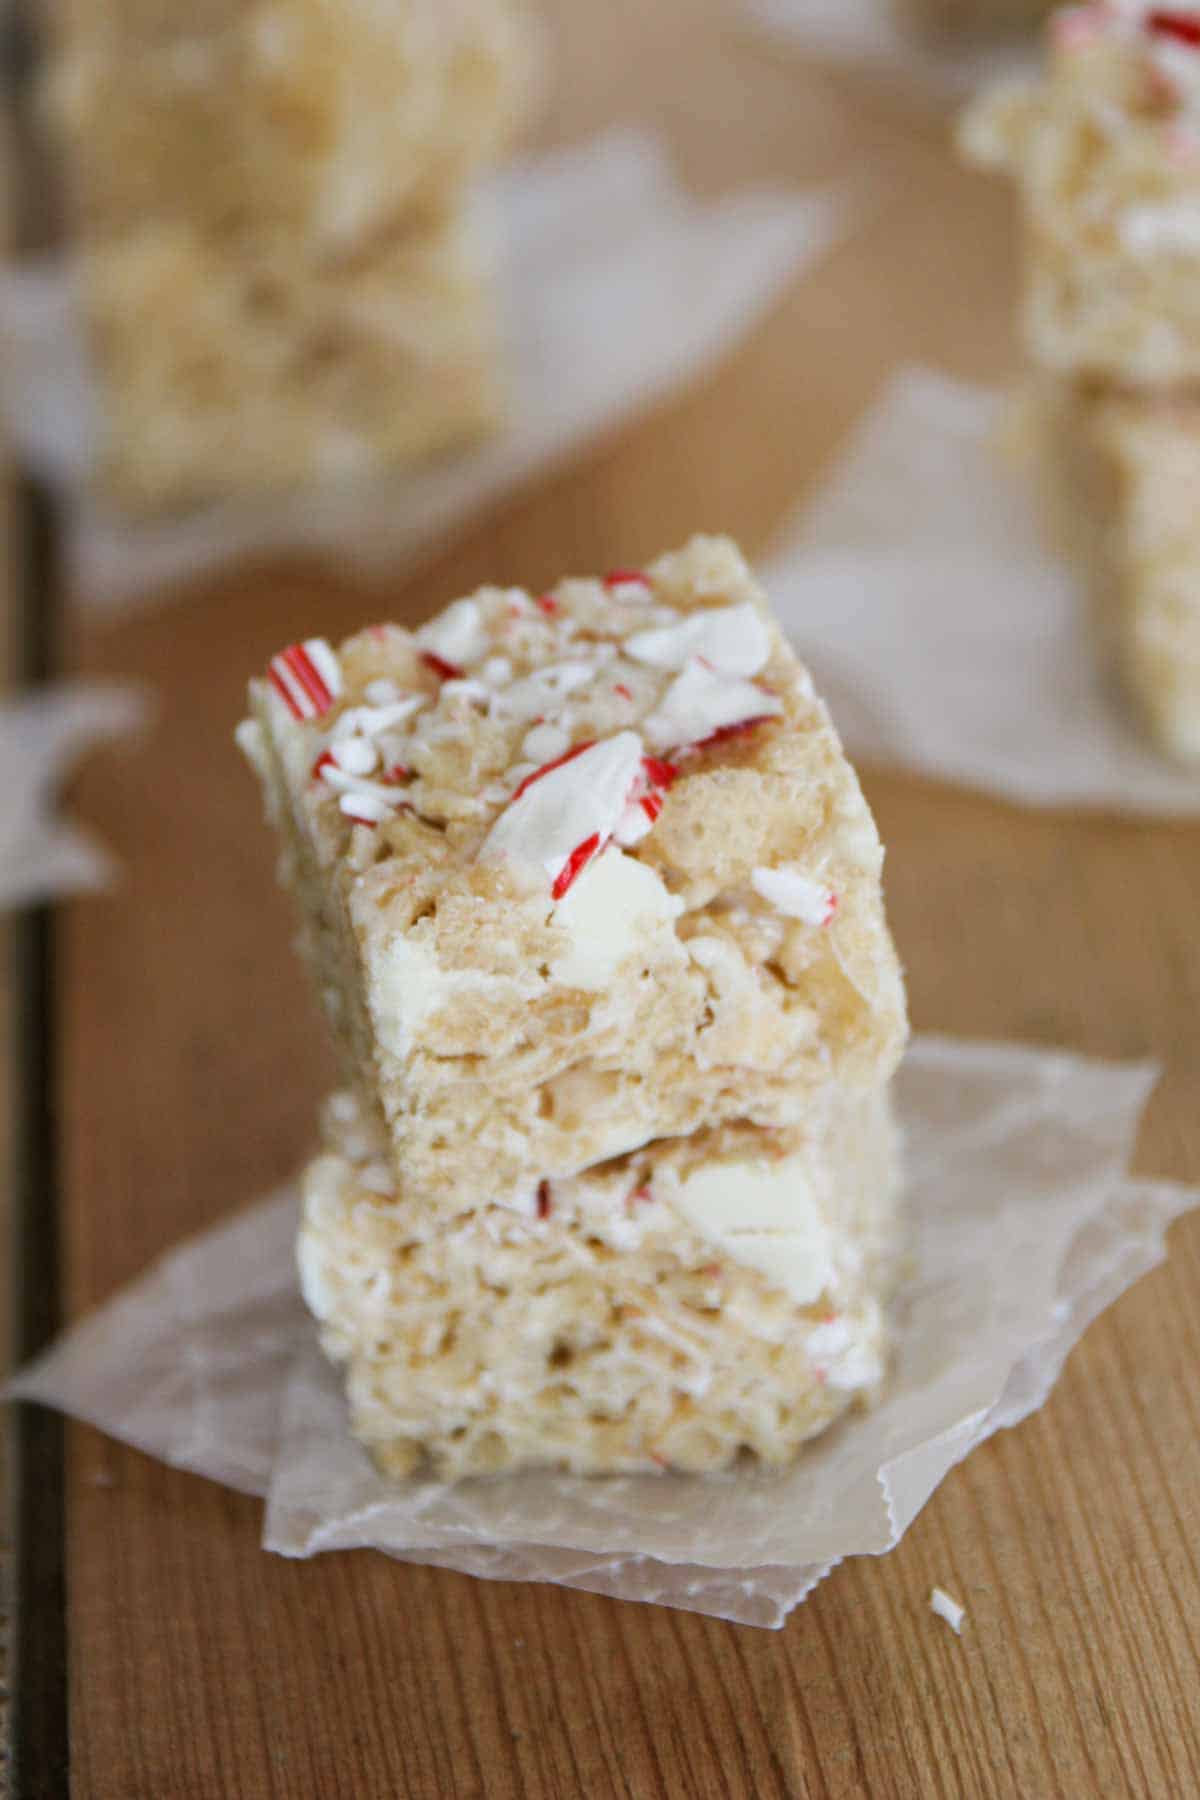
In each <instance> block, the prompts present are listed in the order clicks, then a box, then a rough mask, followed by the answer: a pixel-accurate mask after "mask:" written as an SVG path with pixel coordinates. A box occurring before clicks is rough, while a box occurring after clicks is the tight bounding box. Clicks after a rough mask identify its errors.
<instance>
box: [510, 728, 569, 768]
mask: <svg viewBox="0 0 1200 1800" xmlns="http://www.w3.org/2000/svg"><path fill="white" fill-rule="evenodd" d="M570 748H571V739H570V737H569V736H568V735H567V733H566V732H565V731H563V730H561V729H560V728H559V726H557V725H535V726H534V727H533V730H532V731H527V732H526V733H525V739H524V742H523V743H522V745H521V755H522V756H524V757H528V758H529V759H530V761H531V762H533V763H534V764H535V765H536V766H540V765H541V764H542V763H548V762H553V761H554V759H555V757H556V756H563V755H565V753H566V752H567V751H568V750H569V749H570Z"/></svg>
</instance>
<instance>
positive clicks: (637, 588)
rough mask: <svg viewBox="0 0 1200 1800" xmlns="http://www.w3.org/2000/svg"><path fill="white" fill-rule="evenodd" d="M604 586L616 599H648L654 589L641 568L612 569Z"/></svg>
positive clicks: (606, 577) (605, 579) (605, 578)
mask: <svg viewBox="0 0 1200 1800" xmlns="http://www.w3.org/2000/svg"><path fill="white" fill-rule="evenodd" d="M604 586H605V587H606V588H607V590H608V592H609V593H610V594H611V595H612V597H613V599H614V600H648V599H649V598H650V594H651V591H652V590H651V587H650V582H649V580H648V578H647V577H646V575H645V574H644V573H643V571H642V570H641V569H610V570H609V572H608V574H607V575H606V576H605V577H604Z"/></svg>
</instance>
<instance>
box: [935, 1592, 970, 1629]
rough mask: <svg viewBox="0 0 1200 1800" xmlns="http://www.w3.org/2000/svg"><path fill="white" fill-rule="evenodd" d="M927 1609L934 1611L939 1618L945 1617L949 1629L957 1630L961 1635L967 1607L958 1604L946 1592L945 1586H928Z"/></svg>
mask: <svg viewBox="0 0 1200 1800" xmlns="http://www.w3.org/2000/svg"><path fill="white" fill-rule="evenodd" d="M929 1610H930V1612H935V1613H936V1614H937V1616H938V1618H939V1619H945V1621H946V1623H947V1625H949V1627H950V1629H951V1631H954V1632H957V1633H958V1636H959V1637H961V1636H962V1628H963V1621H964V1620H965V1618H966V1616H967V1609H966V1607H965V1606H960V1605H959V1604H958V1601H957V1600H955V1599H953V1598H952V1597H951V1596H950V1595H949V1594H948V1593H947V1592H946V1590H945V1588H940V1587H935V1588H930V1590H929Z"/></svg>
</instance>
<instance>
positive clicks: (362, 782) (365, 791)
mask: <svg viewBox="0 0 1200 1800" xmlns="http://www.w3.org/2000/svg"><path fill="white" fill-rule="evenodd" d="M321 780H322V781H324V782H325V783H326V784H327V785H328V786H329V787H331V788H333V789H334V790H335V791H336V792H337V793H339V794H346V795H350V796H351V797H354V796H361V797H362V798H363V799H367V800H371V801H373V802H376V803H378V804H379V805H380V806H383V807H385V808H386V809H387V811H388V812H391V811H392V809H393V808H394V807H396V806H400V805H402V804H403V796H402V795H401V794H398V793H397V791H396V789H395V788H390V787H385V786H384V785H383V784H382V782H378V781H367V780H366V779H365V777H363V776H362V775H349V774H346V773H345V772H344V771H343V770H341V769H339V768H338V767H337V764H336V763H322V764H321ZM343 810H344V809H343Z"/></svg>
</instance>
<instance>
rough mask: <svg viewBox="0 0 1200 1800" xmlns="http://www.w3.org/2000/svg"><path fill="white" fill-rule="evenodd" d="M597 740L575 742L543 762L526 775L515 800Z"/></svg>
mask: <svg viewBox="0 0 1200 1800" xmlns="http://www.w3.org/2000/svg"><path fill="white" fill-rule="evenodd" d="M534 722H535V724H539V725H540V724H541V722H542V721H541V720H540V719H538V720H535V721H534ZM595 741H596V740H595V738H588V740H587V742H586V743H584V744H575V745H573V747H572V748H571V749H570V750H564V751H563V753H562V755H561V756H556V757H555V758H554V760H553V762H548V763H543V764H542V766H541V768H540V769H534V771H533V773H532V774H531V775H527V776H526V777H525V779H524V781H523V782H522V783H521V785H520V787H518V788H516V789H514V791H513V800H514V801H515V800H519V799H520V798H521V795H522V794H527V793H528V792H529V790H530V788H531V787H532V786H533V784H534V782H535V781H541V779H542V777H543V776H544V775H552V774H553V773H554V771H555V769H561V768H562V767H563V765H564V764H565V763H569V762H574V761H575V758H576V757H577V756H582V755H583V753H584V751H585V750H590V749H591V747H592V745H593V744H594V743H595ZM510 804H511V802H510Z"/></svg>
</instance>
